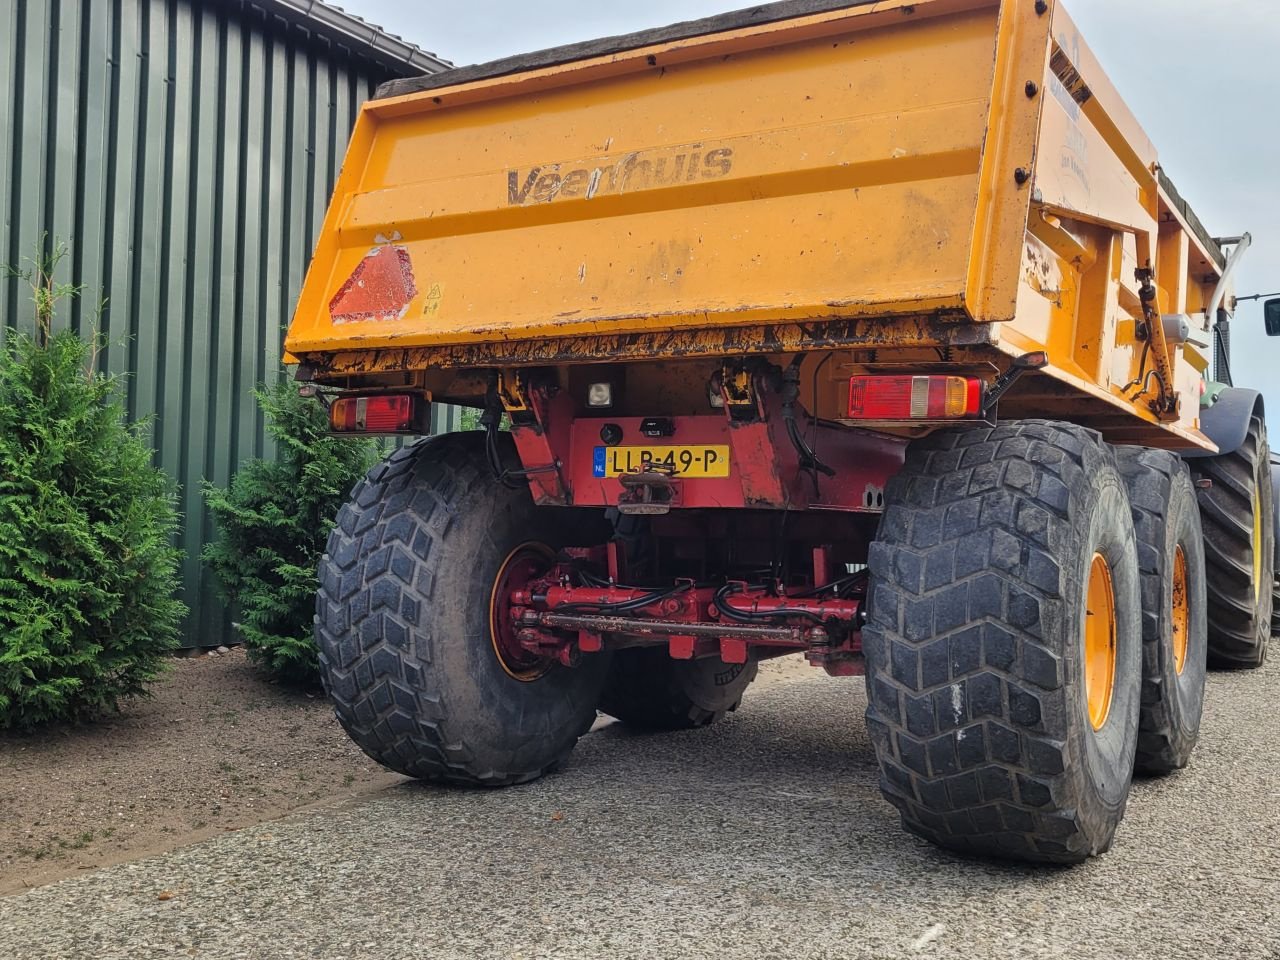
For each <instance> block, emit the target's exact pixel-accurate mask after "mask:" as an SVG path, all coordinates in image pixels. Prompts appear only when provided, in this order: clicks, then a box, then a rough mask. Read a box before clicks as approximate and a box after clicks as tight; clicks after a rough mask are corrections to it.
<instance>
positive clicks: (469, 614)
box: [316, 433, 609, 787]
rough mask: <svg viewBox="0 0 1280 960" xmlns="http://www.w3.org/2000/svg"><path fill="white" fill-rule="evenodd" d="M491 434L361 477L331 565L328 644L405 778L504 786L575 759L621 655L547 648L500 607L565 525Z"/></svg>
mask: <svg viewBox="0 0 1280 960" xmlns="http://www.w3.org/2000/svg"><path fill="white" fill-rule="evenodd" d="M504 442H505V443H506V444H507V448H506V451H505V455H506V456H507V457H509V458H512V459H513V458H514V449H513V448H512V447H511V446H510V444H509V440H504ZM483 444H484V437H483V435H482V434H480V433H460V434H449V435H445V436H442V437H440V438H438V439H433V440H428V441H425V442H422V443H419V444H416V445H414V446H411V447H406V448H404V449H402V450H397V451H396V452H395V453H393V454H392V455H391V456H390V457H388V458H387V459H386V460H385V461H383V462H382V463H380V464H379V465H378V466H376V467H374V468H373V470H372V471H370V473H369V475H368V477H367V478H366V479H365V480H363V481H362V482H361V483H360V484H359V485H358V486H357V487H356V489H355V490H354V492H353V495H352V499H351V502H350V503H348V504H347V505H346V506H344V507H343V508H342V510H341V512H340V513H339V514H338V525H337V527H335V528H334V531H333V533H332V535H331V536H330V538H329V543H328V547H327V549H326V552H325V555H324V557H323V559H322V560H321V562H320V591H319V595H318V597H317V601H316V640H317V643H318V644H319V647H320V669H321V676H322V678H323V680H324V685H325V688H326V690H327V691H328V693H329V696H330V698H331V699H332V701H333V705H334V708H335V711H336V712H337V715H338V720H339V721H340V722H341V723H342V726H343V727H344V728H345V729H346V731H347V733H348V734H349V735H350V736H351V738H352V739H353V740H354V741H355V742H356V743H357V744H358V745H359V746H360V747H361V749H363V750H364V752H365V753H367V754H368V755H369V756H370V757H372V758H373V759H374V760H376V761H378V762H379V763H381V764H383V765H384V766H387V767H389V768H391V769H392V770H395V771H396V772H398V773H403V774H406V775H407V776H411V777H418V778H421V779H423V780H429V781H432V782H435V783H447V784H457V785H468V786H486V787H498V786H505V785H508V784H514V783H524V782H526V781H529V780H533V779H534V778H536V777H538V776H541V775H542V774H544V773H547V772H548V771H550V770H552V769H554V768H555V767H556V766H558V765H559V764H560V763H561V762H563V761H564V759H565V758H566V757H567V756H568V755H569V753H570V751H571V750H572V749H573V747H574V745H575V744H576V743H577V741H578V738H579V737H580V736H581V735H582V734H584V733H585V732H586V731H587V729H588V728H589V727H590V726H591V723H592V721H593V720H594V719H595V716H596V703H597V702H598V701H599V699H600V691H601V688H602V687H603V685H604V681H605V677H606V675H607V672H608V666H609V664H608V660H607V658H606V657H605V656H603V655H598V654H591V655H584V656H583V657H582V658H581V663H580V664H578V665H577V666H574V667H572V668H566V667H562V666H560V665H559V664H558V663H556V662H552V661H546V660H540V659H538V658H537V657H535V656H532V655H530V654H528V653H527V652H525V651H523V650H522V649H521V648H520V647H519V644H518V643H516V642H515V640H514V637H513V636H512V631H511V630H510V629H509V627H508V624H507V622H506V621H505V620H503V618H501V617H495V616H494V614H495V611H496V609H498V608H500V607H501V606H502V604H501V603H498V604H495V602H494V600H495V597H499V596H501V595H503V594H504V593H505V592H508V591H509V590H511V589H515V588H518V586H519V585H520V584H521V583H522V582H524V581H528V580H529V579H531V578H533V577H536V576H537V575H538V574H540V573H541V572H543V571H545V570H546V569H547V567H548V565H549V564H550V563H552V562H553V560H554V552H553V548H555V547H557V546H561V545H563V543H562V542H561V537H562V536H563V533H561V532H559V531H558V530H557V526H558V527H560V528H561V529H564V528H565V527H566V525H565V524H559V525H556V524H553V523H551V522H549V521H550V518H549V517H547V516H546V511H539V510H538V509H537V508H535V507H534V504H533V500H532V498H531V497H530V495H529V491H528V489H527V488H525V487H522V488H520V489H511V488H509V487H507V486H504V485H503V484H501V483H498V482H497V481H496V480H495V479H494V478H493V476H492V472H491V471H490V469H489V467H488V465H487V463H486V460H485V456H484V446H483ZM513 465H514V462H513Z"/></svg>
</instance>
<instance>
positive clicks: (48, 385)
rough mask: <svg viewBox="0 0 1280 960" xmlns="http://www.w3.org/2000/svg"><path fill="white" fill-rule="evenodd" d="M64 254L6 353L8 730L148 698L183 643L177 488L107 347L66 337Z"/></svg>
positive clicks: (41, 277)
mask: <svg viewBox="0 0 1280 960" xmlns="http://www.w3.org/2000/svg"><path fill="white" fill-rule="evenodd" d="M63 255H65V248H64V247H62V246H60V245H59V246H57V247H56V248H55V250H54V253H53V255H52V256H50V257H42V256H38V257H37V258H36V260H35V261H33V262H32V264H31V269H29V270H26V271H23V270H18V269H14V268H5V272H6V273H7V274H8V275H9V276H16V277H19V278H21V279H22V280H24V281H25V282H26V283H27V284H29V285H30V287H31V289H32V295H33V299H34V302H35V306H36V321H37V322H36V330H35V334H34V335H30V334H25V333H21V332H16V331H13V330H10V331H8V332H7V335H6V337H5V342H4V345H3V347H2V348H0V728H9V727H20V728H27V727H32V726H34V725H36V724H40V723H45V722H49V721H55V720H72V721H78V720H85V719H92V718H93V717H95V716H97V715H100V714H102V713H104V712H106V711H108V710H112V709H116V708H118V706H119V702H120V700H121V699H122V698H125V697H132V696H138V695H141V694H144V693H145V688H146V684H147V683H148V682H149V681H151V680H153V679H154V678H155V677H156V676H157V675H158V674H159V672H160V671H161V669H162V667H163V664H164V659H165V655H166V654H167V653H168V652H169V651H171V650H172V649H173V648H174V646H175V644H176V642H177V638H178V627H179V623H180V621H181V619H182V617H183V616H184V615H185V608H184V607H183V605H182V604H181V603H180V602H179V601H178V600H177V599H175V596H174V594H175V590H176V589H177V586H178V581H177V569H178V562H179V553H178V551H177V550H175V549H174V548H173V546H172V536H173V533H174V530H175V527H176V522H177V518H176V514H175V512H174V496H173V490H172V485H171V484H170V482H169V480H168V479H167V478H166V477H165V475H164V474H163V473H161V472H160V471H159V470H157V469H156V467H155V466H154V465H153V463H152V450H151V447H150V445H149V443H148V437H147V434H148V427H147V424H145V423H134V424H130V423H129V422H128V419H127V416H126V413H125V410H124V407H123V405H122V403H121V400H120V394H121V381H120V380H119V379H118V378H116V377H112V376H105V375H103V374H100V373H98V372H97V371H96V370H95V369H94V368H95V360H96V354H97V350H98V348H99V346H100V345H101V340H100V339H98V338H97V337H95V338H94V339H92V340H85V339H83V338H82V337H80V336H79V335H78V334H76V333H74V332H72V331H69V330H61V331H58V332H56V333H55V332H53V321H54V314H55V311H56V309H57V306H58V304H59V302H60V301H62V300H64V299H66V298H68V297H72V296H76V295H78V294H79V293H80V289H79V288H78V287H75V286H72V285H68V284H62V283H59V282H57V281H56V280H55V279H54V276H53V275H54V272H55V270H56V268H57V266H58V262H59V261H60V260H61V258H62V256H63Z"/></svg>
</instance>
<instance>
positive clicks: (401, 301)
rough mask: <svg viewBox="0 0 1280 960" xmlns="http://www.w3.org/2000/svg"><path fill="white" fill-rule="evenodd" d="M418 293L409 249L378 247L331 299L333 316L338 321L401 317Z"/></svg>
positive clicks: (330, 304) (331, 313)
mask: <svg viewBox="0 0 1280 960" xmlns="http://www.w3.org/2000/svg"><path fill="white" fill-rule="evenodd" d="M417 295H418V288H417V287H416V286H414V283H413V264H412V263H411V262H410V260H409V251H408V250H406V249H405V248H404V247H397V246H393V245H387V246H383V247H377V248H375V249H374V250H371V251H369V254H368V256H366V257H365V258H364V259H363V260H361V261H360V265H359V266H358V267H356V268H355V270H354V271H353V272H352V274H351V276H350V277H349V278H347V282H346V283H344V284H343V285H342V289H341V290H339V291H338V292H337V294H336V295H335V296H334V298H333V299H332V300H330V301H329V316H330V317H331V318H332V319H333V322H334V323H349V322H351V321H353V320H398V319H399V318H400V317H402V316H404V312H405V310H406V309H407V308H408V306H409V304H410V302H411V301H412V300H413V298H414V297H416V296H417Z"/></svg>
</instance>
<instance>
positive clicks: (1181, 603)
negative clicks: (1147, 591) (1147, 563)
mask: <svg viewBox="0 0 1280 960" xmlns="http://www.w3.org/2000/svg"><path fill="white" fill-rule="evenodd" d="M1172 619H1173V666H1174V669H1175V670H1177V671H1178V676H1182V670H1183V668H1184V667H1185V666H1186V665H1187V639H1188V634H1187V628H1188V625H1189V624H1190V622H1191V608H1190V598H1189V597H1188V595H1187V555H1186V554H1185V553H1183V552H1182V545H1181V544H1179V545H1178V550H1177V553H1175V554H1174V556H1173V618H1172Z"/></svg>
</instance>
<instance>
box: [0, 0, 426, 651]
mask: <svg viewBox="0 0 1280 960" xmlns="http://www.w3.org/2000/svg"><path fill="white" fill-rule="evenodd" d="M406 72H413V71H411V70H409V68H406ZM390 77H391V74H390V73H389V71H388V68H386V67H384V66H381V65H378V64H376V63H373V62H372V61H369V60H365V59H363V58H361V57H360V56H359V54H358V52H355V51H353V50H352V49H348V48H345V47H341V46H339V45H336V44H334V43H331V42H328V41H326V40H325V39H324V38H323V37H320V36H317V35H315V34H313V33H310V32H308V31H306V30H304V29H301V28H300V27H298V26H294V25H289V24H287V23H286V22H285V21H283V20H280V19H276V18H269V17H268V16H267V15H266V14H265V13H264V12H263V11H262V10H261V9H259V8H257V7H255V6H254V5H252V4H251V3H248V2H242V0H205V2H201V0H3V2H0V90H3V91H4V92H3V93H0V262H3V263H10V264H17V263H18V262H20V261H21V260H23V259H24V258H27V257H30V256H31V255H32V252H33V251H34V249H35V248H36V245H37V244H39V243H41V242H42V241H41V238H42V237H43V236H46V235H47V237H48V242H52V240H53V239H54V238H57V239H60V240H62V241H65V242H66V243H67V244H68V246H69V247H70V250H71V255H70V256H69V257H68V260H67V261H66V262H64V265H63V272H64V276H66V277H69V278H71V279H74V280H75V281H76V282H79V283H83V284H85V286H86V293H85V296H84V298H83V299H81V300H80V301H78V302H77V303H75V304H74V305H72V306H71V307H70V308H69V309H64V310H63V312H62V314H61V317H60V324H61V325H63V326H67V325H69V326H71V327H73V328H74V329H77V330H79V331H81V332H85V333H87V332H88V331H90V330H91V329H93V328H94V327H95V325H97V326H98V327H99V328H100V329H101V330H102V331H103V332H104V333H105V334H106V336H107V340H108V343H107V347H106V349H105V350H104V351H103V354H102V364H103V368H104V369H107V370H110V371H112V372H113V373H118V374H124V375H127V376H128V404H129V412H130V415H131V416H133V417H138V418H142V417H152V418H153V421H152V422H153V430H154V443H155V446H156V449H157V457H158V461H159V463H160V465H161V466H162V467H163V468H164V469H165V470H166V471H167V472H168V473H169V474H170V475H171V476H172V477H173V479H174V481H175V482H176V483H177V485H178V488H179V504H180V510H181V511H182V514H183V518H184V520H183V528H182V532H181V542H180V546H181V547H182V548H183V549H184V551H185V553H186V560H185V562H184V568H183V584H184V600H185V601H186V602H187V603H188V605H189V606H190V608H191V615H190V619H189V626H188V630H187V643H188V644H189V645H199V646H207V645H214V644H217V643H220V642H223V641H224V640H225V639H226V638H227V630H228V627H229V618H228V616H227V614H226V611H225V610H224V609H223V605H222V604H221V602H220V601H219V600H218V598H217V596H216V593H215V591H214V589H213V585H212V584H211V583H210V580H209V578H208V577H207V575H206V574H205V573H204V571H203V570H202V568H201V563H200V551H201V548H202V546H203V545H204V543H206V542H207V541H208V540H209V539H210V538H211V537H212V535H213V529H212V525H211V522H210V519H209V517H208V516H207V514H206V513H205V510H204V505H203V499H202V496H201V482H202V481H203V480H206V479H207V480H209V481H211V482H213V483H215V484H219V485H225V484H226V483H227V482H228V480H229V479H230V477H231V474H232V473H233V471H234V470H235V467H236V465H237V464H238V463H239V462H241V461H242V460H244V459H246V458H248V457H254V456H263V455H267V454H269V453H270V452H271V451H270V444H269V442H268V438H267V436H266V433H265V431H264V425H263V421H262V417H261V415H260V413H259V412H258V410H257V407H256V405H255V403H254V400H253V396H252V392H251V391H252V389H253V387H254V386H255V385H256V384H258V383H261V382H264V381H266V380H269V379H272V378H273V377H274V376H275V374H276V371H277V370H278V368H279V358H280V355H281V341H282V336H283V327H284V326H285V325H286V324H287V322H288V319H289V315H290V311H291V309H292V306H293V302H294V299H295V297H296V296H297V292H298V289H299V287H300V286H301V284H302V277H303V272H304V271H305V269H306V264H307V260H308V258H309V257H310V255H311V251H312V249H313V247H314V243H315V237H316V231H317V230H318V228H319V225H320V223H321V220H322V218H323V216H324V211H325V206H326V204H327V203H328V201H329V194H330V190H331V187H332V184H333V182H334V179H335V178H336V176H337V172H338V167H339V165H340V164H341V162H342V156H343V153H344V151H345V149H346V144H347V138H348V135H349V133H350V129H351V125H352V123H353V122H354V119H355V114H356V111H357V110H358V108H359V106H360V103H361V102H362V101H364V100H365V99H366V98H367V97H368V96H369V95H370V94H371V93H372V91H373V89H374V87H375V86H376V85H377V84H378V83H380V82H382V81H384V80H387V79H390ZM99 291H100V292H101V296H103V297H106V298H107V305H106V307H105V309H104V311H103V313H102V315H101V317H100V318H99V317H98V316H97V313H96V306H97V298H98V296H99ZM32 321H33V317H32V310H31V305H30V303H29V302H28V300H27V299H26V297H25V291H24V289H23V288H22V287H21V285H20V284H19V283H18V282H17V281H15V280H11V279H6V280H0V336H3V334H4V332H5V331H6V330H8V329H9V328H13V327H19V328H28V329H29V328H30V326H31V324H32Z"/></svg>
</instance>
